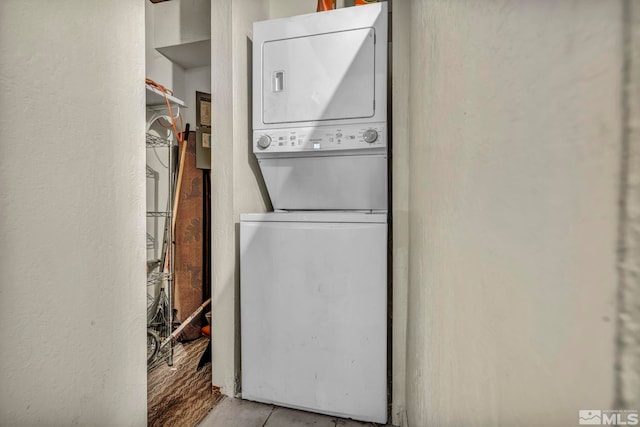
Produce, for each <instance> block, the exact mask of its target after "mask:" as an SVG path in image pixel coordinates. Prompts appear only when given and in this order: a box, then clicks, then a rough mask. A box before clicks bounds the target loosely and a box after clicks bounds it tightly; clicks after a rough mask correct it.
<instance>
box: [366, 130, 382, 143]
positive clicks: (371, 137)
mask: <svg viewBox="0 0 640 427" xmlns="http://www.w3.org/2000/svg"><path fill="white" fill-rule="evenodd" d="M362 138H364V140H365V141H366V142H368V143H369V144H371V143H373V142H376V140H377V139H378V131H377V130H375V129H367V130H365V131H364V133H363V134H362Z"/></svg>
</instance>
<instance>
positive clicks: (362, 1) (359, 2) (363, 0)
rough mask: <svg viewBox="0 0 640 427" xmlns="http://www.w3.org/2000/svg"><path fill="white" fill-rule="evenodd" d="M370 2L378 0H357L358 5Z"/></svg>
mask: <svg viewBox="0 0 640 427" xmlns="http://www.w3.org/2000/svg"><path fill="white" fill-rule="evenodd" d="M370 3H378V0H356V6H359V5H363V4H370Z"/></svg>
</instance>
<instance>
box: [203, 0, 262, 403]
mask: <svg viewBox="0 0 640 427" xmlns="http://www.w3.org/2000/svg"><path fill="white" fill-rule="evenodd" d="M211 10H212V22H211V49H212V50H211V58H212V61H211V82H212V85H211V95H212V101H211V102H212V104H211V109H212V117H213V126H212V137H211V140H212V150H211V171H212V172H211V180H212V209H213V210H212V233H213V241H212V242H213V243H212V262H213V277H212V298H213V302H212V313H213V314H212V316H213V317H212V328H213V330H212V335H213V336H215V337H216V339H214V340H212V349H213V360H215V361H216V362H215V363H216V369H214V370H213V385H214V386H218V387H220V389H221V391H222V393H224V394H226V395H234V393H235V381H236V376H237V374H238V370H239V369H240V352H239V350H240V348H239V345H240V340H239V326H240V325H239V323H238V321H239V308H240V307H239V299H238V295H239V272H238V267H239V251H238V244H239V240H238V231H237V230H238V228H239V227H238V223H239V219H240V218H239V217H240V214H241V213H246V212H264V211H265V210H267V204H268V202H267V201H266V200H265V199H264V197H263V195H262V194H263V193H262V192H261V188H260V180H261V177H260V175H259V171H258V170H257V169H256V161H255V158H254V157H253V155H252V154H251V138H250V129H251V123H250V121H249V120H250V117H249V113H250V110H249V108H248V107H249V100H248V96H249V90H250V80H249V76H250V70H249V68H248V57H249V52H250V50H249V49H250V46H251V44H250V40H251V31H252V23H253V22H254V21H261V20H264V19H268V16H269V15H268V12H269V5H268V2H267V1H264V0H239V1H233V2H231V1H229V0H213V1H212V3H211Z"/></svg>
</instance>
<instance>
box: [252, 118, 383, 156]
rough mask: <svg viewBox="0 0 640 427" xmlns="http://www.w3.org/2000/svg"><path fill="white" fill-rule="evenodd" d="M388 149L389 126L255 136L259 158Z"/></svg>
mask: <svg viewBox="0 0 640 427" xmlns="http://www.w3.org/2000/svg"><path fill="white" fill-rule="evenodd" d="M386 145H387V134H386V126H385V124H382V123H371V124H362V125H346V126H316V127H301V128H289V129H274V130H262V131H255V132H254V133H253V152H254V153H256V154H259V153H274V154H275V153H290V152H305V151H326V150H332V151H333V150H358V149H363V148H379V147H386Z"/></svg>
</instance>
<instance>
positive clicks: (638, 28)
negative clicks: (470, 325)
mask: <svg viewBox="0 0 640 427" xmlns="http://www.w3.org/2000/svg"><path fill="white" fill-rule="evenodd" d="M623 14H624V24H625V32H624V34H625V46H624V51H625V54H626V56H625V59H626V66H625V68H624V71H623V75H624V95H625V98H624V100H623V105H624V107H625V114H624V125H625V132H624V144H623V150H624V154H623V156H624V157H623V176H622V183H623V185H622V188H621V204H620V207H621V220H622V223H621V226H620V232H621V236H620V237H621V238H620V248H619V249H620V250H619V254H620V263H619V271H620V294H619V315H618V322H619V323H618V324H619V335H618V342H619V345H620V348H619V351H618V366H617V368H618V369H617V373H618V396H617V397H618V404H619V405H620V406H622V407H625V408H627V409H637V408H640V333H638V331H640V3H638V2H637V1H633V0H628V1H626V2H625V9H624V13H623Z"/></svg>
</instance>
